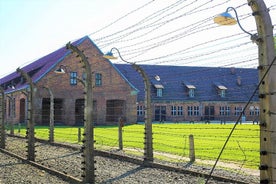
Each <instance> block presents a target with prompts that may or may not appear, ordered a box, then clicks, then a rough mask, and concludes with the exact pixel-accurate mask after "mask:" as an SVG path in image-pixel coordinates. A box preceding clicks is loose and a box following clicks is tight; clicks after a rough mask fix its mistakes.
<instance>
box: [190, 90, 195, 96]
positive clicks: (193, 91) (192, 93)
mask: <svg viewBox="0 0 276 184" xmlns="http://www.w3.org/2000/svg"><path fill="white" fill-rule="evenodd" d="M189 97H191V98H193V97H195V89H193V88H190V89H189Z"/></svg>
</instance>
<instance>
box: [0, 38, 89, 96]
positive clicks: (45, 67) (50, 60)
mask: <svg viewBox="0 0 276 184" xmlns="http://www.w3.org/2000/svg"><path fill="white" fill-rule="evenodd" d="M85 39H89V40H90V38H89V37H88V36H85V37H83V38H80V39H78V40H77V41H74V42H73V43H72V44H73V45H75V46H77V45H79V44H81V43H82V42H83V41H84V40H85ZM70 53H71V51H70V50H67V49H66V47H65V44H64V47H62V48H60V49H58V50H56V51H54V52H52V53H50V54H48V55H46V56H44V57H42V58H40V59H38V60H36V61H34V62H32V63H31V64H29V65H27V66H24V67H23V68H21V69H22V70H23V71H25V72H27V73H28V74H29V76H30V77H31V78H32V80H33V82H34V83H36V82H37V81H39V79H41V78H42V77H44V75H46V74H47V73H48V72H49V71H50V70H51V69H52V68H53V67H55V66H56V65H57V64H58V63H60V62H61V61H62V60H63V59H64V58H65V57H66V56H67V55H68V54H70ZM12 81H13V82H14V83H15V85H16V89H12V88H7V89H6V90H5V91H6V92H12V91H15V90H20V89H23V88H25V87H27V86H28V85H27V84H26V83H22V82H20V81H21V76H20V74H18V73H17V72H16V71H15V72H13V73H11V74H9V75H7V76H5V77H4V78H2V79H0V82H1V85H4V84H9V83H10V82H12Z"/></svg>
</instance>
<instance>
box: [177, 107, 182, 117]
mask: <svg viewBox="0 0 276 184" xmlns="http://www.w3.org/2000/svg"><path fill="white" fill-rule="evenodd" d="M177 108H178V112H177V115H178V116H182V115H183V106H178V107H177Z"/></svg>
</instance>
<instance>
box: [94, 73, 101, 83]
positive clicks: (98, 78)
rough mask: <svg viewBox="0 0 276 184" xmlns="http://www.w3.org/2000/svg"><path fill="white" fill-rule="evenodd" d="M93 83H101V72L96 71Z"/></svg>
mask: <svg viewBox="0 0 276 184" xmlns="http://www.w3.org/2000/svg"><path fill="white" fill-rule="evenodd" d="M95 80H96V81H95V85H96V86H101V85H102V74H100V73H96V74H95Z"/></svg>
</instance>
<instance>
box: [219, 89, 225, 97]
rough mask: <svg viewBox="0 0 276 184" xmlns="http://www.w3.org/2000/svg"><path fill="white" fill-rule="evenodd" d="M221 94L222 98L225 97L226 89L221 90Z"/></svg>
mask: <svg viewBox="0 0 276 184" xmlns="http://www.w3.org/2000/svg"><path fill="white" fill-rule="evenodd" d="M220 96H221V97H222V98H224V97H225V89H222V90H220Z"/></svg>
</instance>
